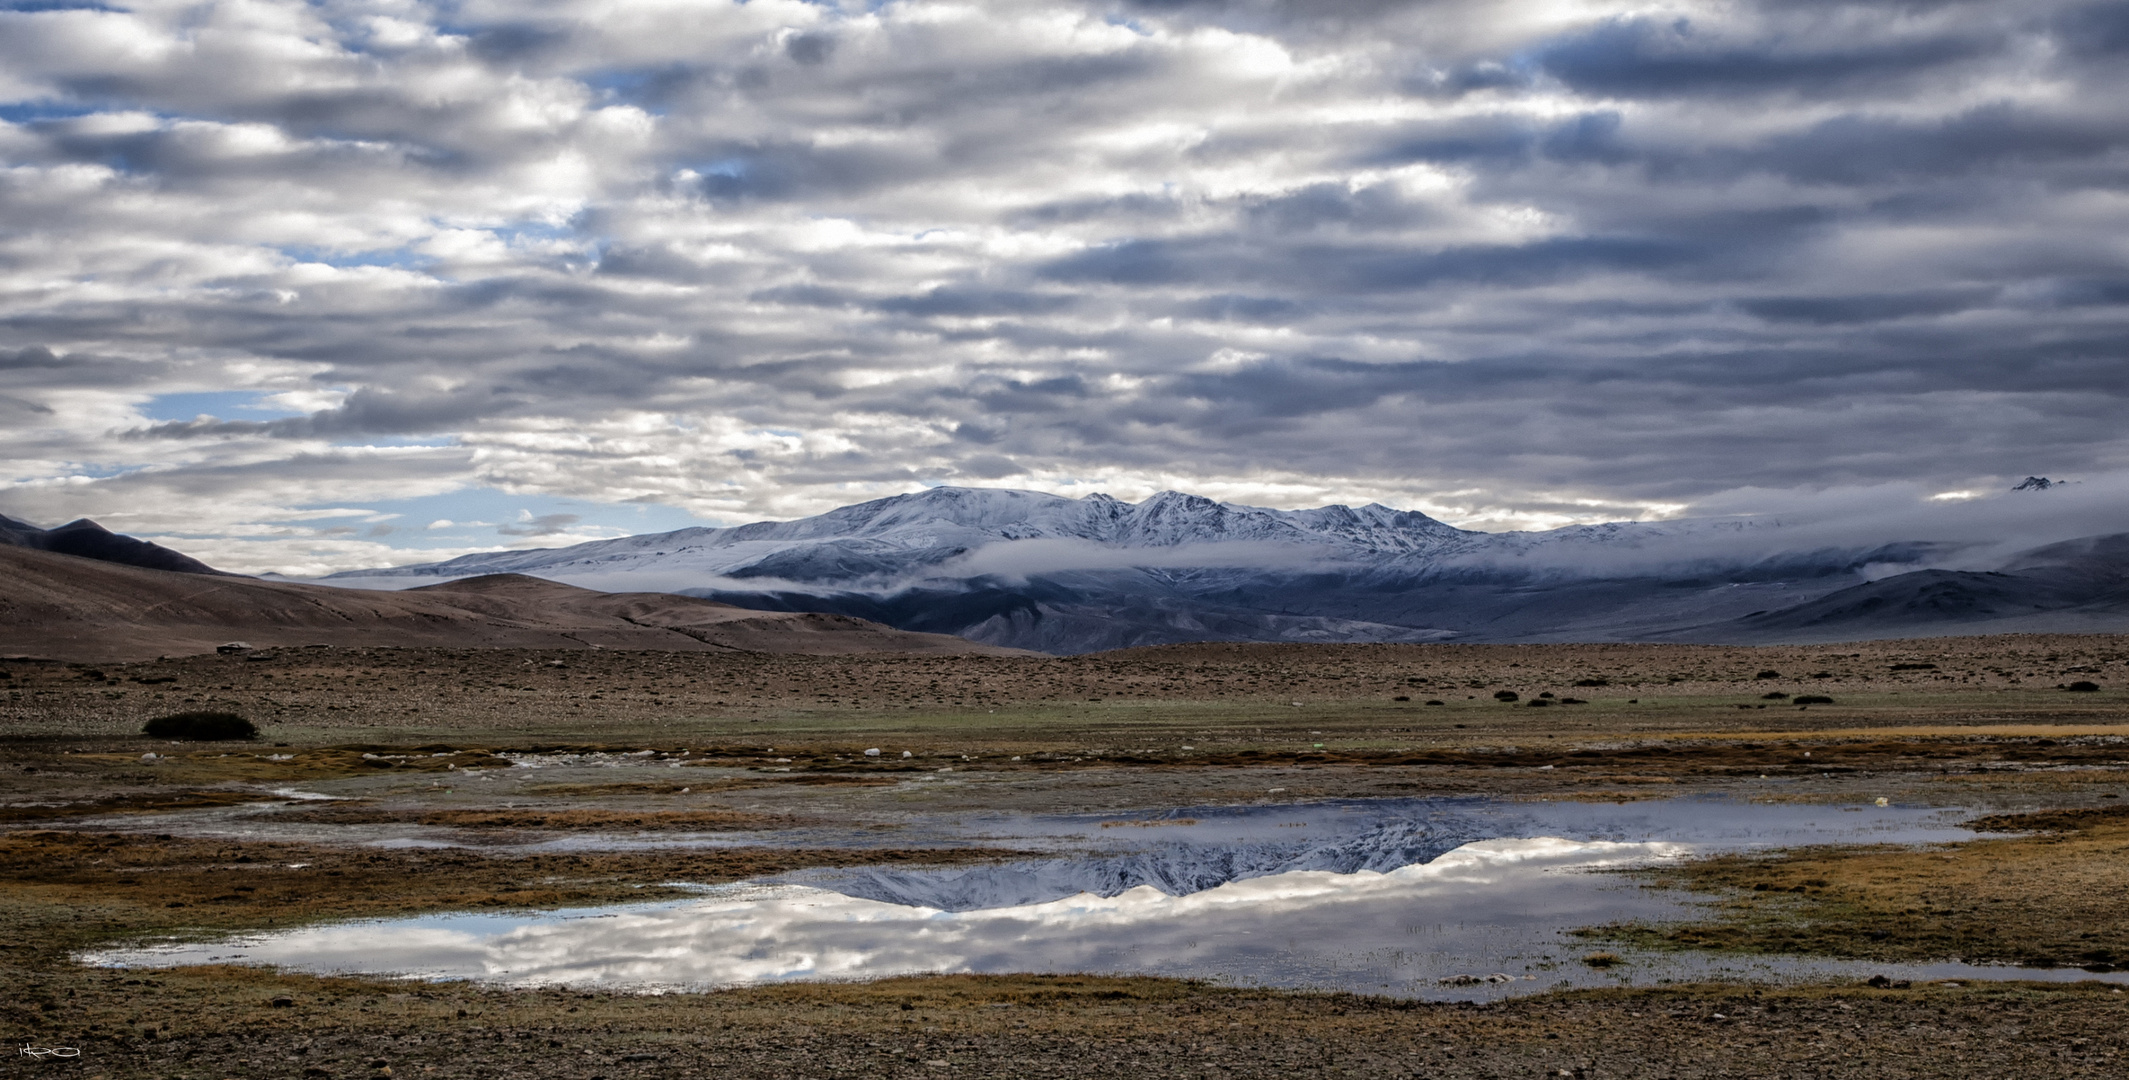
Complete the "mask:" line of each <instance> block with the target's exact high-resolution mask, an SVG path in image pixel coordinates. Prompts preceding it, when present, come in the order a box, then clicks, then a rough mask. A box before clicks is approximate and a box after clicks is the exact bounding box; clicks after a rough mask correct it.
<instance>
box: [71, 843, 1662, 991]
mask: <svg viewBox="0 0 2129 1080" xmlns="http://www.w3.org/2000/svg"><path fill="white" fill-rule="evenodd" d="M1681 850H1682V849H1681V848H1679V847H1678V846H1677V845H1670V844H1657V843H1616V842H1575V841H1569V840H1560V839H1553V838H1538V839H1525V840H1488V841H1483V842H1479V843H1475V844H1469V845H1466V846H1464V847H1460V848H1457V849H1456V850H1454V851H1451V852H1449V853H1448V854H1446V855H1443V856H1441V857H1440V858H1438V859H1435V860H1434V861H1433V862H1430V863H1427V864H1424V865H1419V866H1408V867H1404V868H1402V869H1396V870H1391V871H1388V872H1377V871H1371V870H1363V871H1358V872H1355V873H1334V872H1330V871H1322V870H1295V871H1288V872H1285V873H1279V874H1272V875H1267V876H1262V877H1254V878H1249V879H1246V880H1241V881H1235V882H1231V883H1228V884H1225V885H1220V886H1217V887H1214V888H1210V889H1205V890H1203V891H1199V892H1195V893H1191V894H1189V895H1185V896H1170V895H1167V894H1165V893H1162V892H1160V891H1159V890H1157V889H1154V888H1152V887H1150V886H1139V887H1136V888H1131V889H1128V890H1126V891H1124V892H1122V893H1120V894H1118V895H1116V896H1112V897H1098V896H1094V895H1091V894H1084V893H1083V894H1079V895H1075V896H1071V897H1067V898H1065V899H1060V900H1053V901H1049V902H1046V903H1039V904H1027V905H1018V906H1012V907H1001V908H990V909H985V910H978V911H970V912H962V913H952V912H945V911H940V910H938V909H936V908H925V907H910V906H905V905H900V904H891V903H884V902H881V901H877V900H870V899H864V898H860V897H852V896H845V895H841V894H839V893H832V892H826V891H822V890H818V889H812V888H806V887H803V886H784V887H777V888H768V889H752V890H741V891H730V890H727V891H725V892H723V893H721V894H719V895H717V896H715V897H713V898H711V899H707V900H702V901H696V902H690V903H684V904H675V905H656V906H640V907H632V908H625V909H619V910H610V911H607V912H604V913H600V914H598V915H595V916H584V915H578V916H575V917H570V916H567V915H553V916H540V917H531V918H524V919H510V918H507V917H504V918H498V917H495V916H471V917H457V918H440V919H415V920H401V921H395V922H383V923H367V924H358V925H351V926H338V927H326V928H320V929H313V930H301V931H293V932H289V933H283V934H275V935H268V936H265V937H261V938H256V939H248V940H245V941H242V942H240V943H238V942H225V943H222V944H219V945H186V946H181V947H173V948H169V949H163V950H153V951H150V952H149V953H146V954H142V953H132V954H117V953H113V954H105V955H101V956H97V957H92V958H91V960H92V961H93V962H104V963H113V962H119V963H152V964H156V965H176V964H187V963H200V962H204V961H207V960H209V959H210V958H216V957H219V958H224V959H241V960H243V961H246V962H251V963H264V964H274V965H283V966H289V967H299V968H304V969H309V970H322V971H365V972H406V973H413V974H419V975H425V976H440V977H461V978H475V979H481V980H488V981H499V982H507V983H514V984H541V983H570V984H575V985H608V986H633V987H660V986H663V987H675V986H729V985H740V984H749V983H762V982H775V981H782V980H791V979H820V978H831V979H833V978H871V977H878V976H884V975H894V974H905V973H911V972H929V971H978V972H1015V971H1018V972H1027V971H1050V972H1064V971H1081V972H1125V971H1128V972H1142V973H1153V974H1170V975H1191V976H1204V977H1221V978H1227V979H1232V980H1236V981H1243V982H1264V983H1269V984H1274V985H1284V986H1346V987H1351V988H1355V989H1378V988H1384V987H1393V986H1394V987H1395V988H1398V989H1404V988H1406V987H1407V986H1408V985H1410V984H1413V983H1415V982H1423V983H1426V984H1429V985H1431V983H1432V982H1433V980H1434V979H1436V978H1439V977H1441V976H1443V975H1447V974H1453V973H1456V972H1461V971H1468V970H1471V969H1472V968H1473V967H1475V966H1479V967H1485V968H1486V969H1487V970H1493V969H1494V968H1496V967H1499V966H1501V965H1502V964H1503V963H1504V962H1505V958H1506V956H1507V955H1509V954H1510V953H1512V952H1513V951H1515V950H1519V949H1522V948H1524V947H1526V946H1530V945H1532V944H1534V943H1535V944H1542V943H1543V942H1544V941H1545V940H1547V939H1549V934H1547V933H1546V932H1547V931H1550V930H1555V929H1557V928H1559V927H1561V926H1571V925H1578V924H1580V923H1583V922H1587V921H1592V920H1602V919H1605V918H1610V917H1615V916H1617V915H1618V914H1620V913H1621V911H1622V907H1621V905H1622V903H1626V904H1632V903H1633V902H1634V901H1635V900H1637V899H1638V898H1637V897H1636V895H1635V894H1638V893H1640V892H1641V890H1635V889H1614V888H1606V887H1604V884H1605V883H1603V882H1601V881H1598V880H1593V879H1590V878H1588V877H1587V876H1585V875H1580V874H1559V873H1551V872H1549V871H1556V870H1562V869H1570V868H1591V867H1600V866H1614V865H1621V864H1625V863H1629V862H1646V861H1648V860H1651V859H1658V858H1665V857H1669V856H1673V855H1676V854H1679V853H1680V852H1681ZM1637 910H1638V908H1637Z"/></svg>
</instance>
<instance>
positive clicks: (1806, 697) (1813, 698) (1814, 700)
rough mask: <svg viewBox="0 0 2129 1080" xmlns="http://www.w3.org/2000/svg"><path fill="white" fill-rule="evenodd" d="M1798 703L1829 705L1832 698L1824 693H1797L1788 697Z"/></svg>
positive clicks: (1831, 702)
mask: <svg viewBox="0 0 2129 1080" xmlns="http://www.w3.org/2000/svg"><path fill="white" fill-rule="evenodd" d="M1789 700H1790V701H1791V702H1793V703H1795V704H1798V705H1831V704H1833V699H1832V698H1830V697H1827V696H1826V695H1824V694H1798V695H1796V696H1795V697H1793V698H1790V699H1789Z"/></svg>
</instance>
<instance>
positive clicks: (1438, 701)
mask: <svg viewBox="0 0 2129 1080" xmlns="http://www.w3.org/2000/svg"><path fill="white" fill-rule="evenodd" d="M1427 704H1429V705H1446V704H1448V703H1447V702H1445V701H1443V700H1442V699H1440V698H1433V699H1431V700H1429V701H1428V702H1427Z"/></svg>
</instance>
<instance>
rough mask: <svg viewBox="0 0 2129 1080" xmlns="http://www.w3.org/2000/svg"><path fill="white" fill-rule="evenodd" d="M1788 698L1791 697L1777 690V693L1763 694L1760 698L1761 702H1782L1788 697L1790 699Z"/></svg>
mask: <svg viewBox="0 0 2129 1080" xmlns="http://www.w3.org/2000/svg"><path fill="white" fill-rule="evenodd" d="M1788 696H1789V695H1787V694H1784V693H1782V692H1781V691H1779V690H1776V691H1775V692H1773V693H1771V694H1761V695H1760V696H1759V698H1760V700H1761V701H1780V700H1782V699H1783V698H1786V697H1788Z"/></svg>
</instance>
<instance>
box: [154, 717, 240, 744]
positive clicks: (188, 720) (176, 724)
mask: <svg viewBox="0 0 2129 1080" xmlns="http://www.w3.org/2000/svg"><path fill="white" fill-rule="evenodd" d="M140 731H141V734H143V735H152V736H154V737H156V738H158V739H189V740H192V741H194V742H213V741H219V740H223V739H256V738H258V737H259V729H258V728H256V727H254V726H252V723H251V721H249V720H246V719H244V718H243V717H241V716H238V715H237V714H235V713H226V712H181V713H172V714H171V715H169V716H158V717H156V718H155V719H153V720H150V721H148V723H147V724H146V725H145V726H143V727H142V728H141V729H140Z"/></svg>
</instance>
